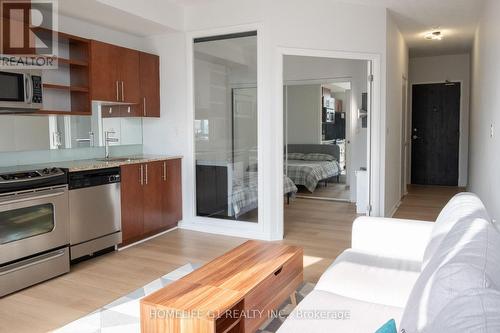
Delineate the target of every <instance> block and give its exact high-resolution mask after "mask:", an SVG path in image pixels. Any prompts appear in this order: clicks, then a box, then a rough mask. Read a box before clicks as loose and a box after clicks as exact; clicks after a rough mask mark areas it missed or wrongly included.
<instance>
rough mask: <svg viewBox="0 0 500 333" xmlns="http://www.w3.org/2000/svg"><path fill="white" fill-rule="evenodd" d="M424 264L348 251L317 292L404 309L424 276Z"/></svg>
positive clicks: (332, 268)
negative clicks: (413, 288) (419, 278)
mask: <svg viewBox="0 0 500 333" xmlns="http://www.w3.org/2000/svg"><path fill="white" fill-rule="evenodd" d="M420 265H421V264H420V262H418V261H411V260H403V259H395V258H388V257H383V256H378V255H373V254H369V253H366V252H360V251H356V250H353V249H349V250H346V251H344V252H343V253H342V254H341V255H340V256H339V257H337V259H336V260H335V262H334V263H333V264H332V265H331V266H330V267H329V268H328V269H327V270H326V271H325V273H323V275H322V276H321V278H320V279H319V281H318V283H317V285H316V287H315V289H317V290H324V291H328V292H332V293H335V294H337V295H341V296H345V297H350V298H354V299H358V300H361V301H365V302H371V303H380V304H384V305H389V306H396V307H401V308H402V307H404V306H405V304H406V301H407V300H408V296H409V295H410V292H411V289H412V287H413V285H414V284H415V281H416V280H417V278H418V276H419V274H420Z"/></svg>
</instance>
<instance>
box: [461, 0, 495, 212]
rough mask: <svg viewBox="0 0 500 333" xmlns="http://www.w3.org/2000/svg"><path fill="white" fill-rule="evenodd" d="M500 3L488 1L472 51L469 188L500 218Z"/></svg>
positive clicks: (493, 0)
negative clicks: (499, 169)
mask: <svg viewBox="0 0 500 333" xmlns="http://www.w3.org/2000/svg"><path fill="white" fill-rule="evenodd" d="M499 12H500V2H499V1H497V0H487V1H486V2H485V5H484V9H483V13H482V17H481V19H480V24H479V27H478V29H477V31H476V36H475V41H474V47H473V51H472V94H471V96H472V103H471V112H470V137H469V144H470V146H469V186H468V190H469V191H472V192H475V193H477V194H478V195H479V197H480V198H481V199H482V200H483V201H484V203H485V205H486V208H487V209H488V212H489V213H490V216H491V217H492V218H493V219H495V220H496V221H498V220H499V219H500V205H499V204H498V203H499V202H500V192H499V190H498V189H499V188H500V174H499V173H498V166H499V165H500V154H498V147H500V136H499V135H498V133H499V126H500V112H498V110H500V94H499V93H498V92H499V90H500V42H499V41H500V21H499V20H498V13H499Z"/></svg>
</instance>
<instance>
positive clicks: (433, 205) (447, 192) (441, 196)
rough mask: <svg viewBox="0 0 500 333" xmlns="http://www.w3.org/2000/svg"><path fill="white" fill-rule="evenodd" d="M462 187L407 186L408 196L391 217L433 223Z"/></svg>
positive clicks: (463, 189)
mask: <svg viewBox="0 0 500 333" xmlns="http://www.w3.org/2000/svg"><path fill="white" fill-rule="evenodd" d="M464 191H465V188H464V187H448V186H424V185H408V194H407V195H406V196H405V197H404V198H403V200H402V202H401V205H400V206H399V208H398V209H397V211H396V213H395V214H394V216H393V217H395V218H402V219H414V220H424V221H435V220H436V218H437V217H438V215H439V212H440V211H441V209H442V208H443V207H444V206H445V205H446V203H447V202H448V201H449V200H450V199H451V198H452V197H453V196H454V195H455V194H457V193H459V192H464Z"/></svg>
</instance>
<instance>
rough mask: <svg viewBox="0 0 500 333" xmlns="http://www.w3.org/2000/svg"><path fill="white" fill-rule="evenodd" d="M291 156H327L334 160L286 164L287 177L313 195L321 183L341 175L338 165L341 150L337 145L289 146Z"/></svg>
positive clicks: (288, 152) (301, 161)
mask: <svg viewBox="0 0 500 333" xmlns="http://www.w3.org/2000/svg"><path fill="white" fill-rule="evenodd" d="M287 154H289V156H293V155H297V154H325V155H330V156H332V157H333V158H334V160H314V161H310V160H303V159H288V161H287V163H286V175H287V176H288V177H289V178H290V179H291V180H292V181H293V182H294V184H295V185H302V186H304V187H306V188H307V190H308V191H310V192H311V193H312V192H314V191H315V190H316V187H317V186H318V183H319V182H322V181H325V182H327V181H329V180H330V179H333V178H337V181H338V177H339V175H340V173H341V170H340V165H339V163H338V160H339V156H340V149H339V147H338V146H337V145H335V144H325V145H320V144H290V145H288V146H287Z"/></svg>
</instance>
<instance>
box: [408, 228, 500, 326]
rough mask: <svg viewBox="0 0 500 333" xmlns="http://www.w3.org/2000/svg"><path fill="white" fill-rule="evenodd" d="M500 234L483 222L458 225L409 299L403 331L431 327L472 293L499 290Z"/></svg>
mask: <svg viewBox="0 0 500 333" xmlns="http://www.w3.org/2000/svg"><path fill="white" fill-rule="evenodd" d="M498 249H500V233H499V232H498V230H497V229H496V228H495V227H494V226H493V225H492V224H491V223H490V221H487V220H484V219H479V218H475V219H470V220H469V219H464V220H460V221H458V222H457V223H456V224H455V225H454V226H453V227H452V228H451V230H450V231H449V232H448V234H447V235H446V236H445V237H444V239H443V240H442V242H441V243H440V245H439V247H438V249H437V250H436V253H435V254H434V255H433V256H432V258H431V259H430V261H429V262H428V264H427V265H426V266H425V267H424V269H423V270H422V272H421V273H420V276H419V277H418V279H417V281H416V283H415V285H414V286H413V289H412V291H411V293H410V297H409V298H408V302H407V304H406V307H405V310H404V313H403V317H402V320H401V325H400V327H401V329H404V330H405V332H408V333H410V332H417V331H420V330H423V329H426V328H427V327H429V325H432V323H433V322H434V320H435V317H436V315H437V314H438V313H439V312H440V311H441V310H442V309H443V308H444V307H446V306H447V304H448V303H449V302H451V301H452V300H453V299H455V298H457V297H459V296H460V295H463V294H464V293H465V292H466V291H468V290H471V289H485V288H491V289H496V290H500V289H499V288H500V251H499V250H498Z"/></svg>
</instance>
